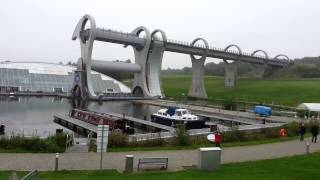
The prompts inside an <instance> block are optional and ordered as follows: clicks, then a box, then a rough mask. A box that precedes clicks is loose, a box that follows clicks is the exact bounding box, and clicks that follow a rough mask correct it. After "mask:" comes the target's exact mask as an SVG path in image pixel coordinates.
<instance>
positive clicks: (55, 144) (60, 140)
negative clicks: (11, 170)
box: [0, 134, 66, 153]
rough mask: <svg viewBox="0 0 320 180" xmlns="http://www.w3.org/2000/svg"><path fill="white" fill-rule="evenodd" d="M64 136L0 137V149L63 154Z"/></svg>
mask: <svg viewBox="0 0 320 180" xmlns="http://www.w3.org/2000/svg"><path fill="white" fill-rule="evenodd" d="M65 142H66V134H57V135H54V136H49V137H48V138H46V139H40V138H39V137H36V136H35V137H30V138H29V137H24V136H14V135H13V136H11V137H1V138H0V147H1V149H4V150H13V151H15V150H16V149H23V150H25V151H28V152H29V151H30V152H51V153H54V152H64V150H65Z"/></svg>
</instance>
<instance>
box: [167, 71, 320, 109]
mask: <svg viewBox="0 0 320 180" xmlns="http://www.w3.org/2000/svg"><path fill="white" fill-rule="evenodd" d="M161 80H162V87H163V90H164V93H165V95H166V96H167V97H172V98H181V97H183V95H182V94H184V95H185V96H186V95H187V94H188V90H189V87H190V83H191V76H187V75H186V76H163V77H162V78H161ZM205 86H206V90H207V94H208V97H209V98H212V99H230V98H234V99H236V100H246V101H252V102H264V103H269V104H271V103H272V102H273V103H274V104H278V105H279V104H281V105H287V106H297V105H298V104H300V103H303V102H319V101H320V93H318V92H319V91H320V79H275V80H249V79H240V80H238V81H237V85H236V87H235V88H225V87H224V78H223V77H213V76H206V77H205Z"/></svg>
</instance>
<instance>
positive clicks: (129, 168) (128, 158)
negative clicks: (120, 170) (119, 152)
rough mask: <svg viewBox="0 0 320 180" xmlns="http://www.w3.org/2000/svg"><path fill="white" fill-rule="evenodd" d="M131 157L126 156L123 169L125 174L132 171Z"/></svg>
mask: <svg viewBox="0 0 320 180" xmlns="http://www.w3.org/2000/svg"><path fill="white" fill-rule="evenodd" d="M133 158H134V156H133V155H126V167H125V169H124V172H125V173H131V172H132V171H133Z"/></svg>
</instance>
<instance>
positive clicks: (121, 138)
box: [108, 131, 128, 147]
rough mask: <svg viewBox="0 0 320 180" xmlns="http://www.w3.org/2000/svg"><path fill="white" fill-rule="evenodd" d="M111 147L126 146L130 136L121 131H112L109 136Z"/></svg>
mask: <svg viewBox="0 0 320 180" xmlns="http://www.w3.org/2000/svg"><path fill="white" fill-rule="evenodd" d="M108 141H109V142H108V146H109V147H125V146H127V145H128V137H127V135H126V134H123V133H122V132H121V131H111V132H110V133H109V137H108Z"/></svg>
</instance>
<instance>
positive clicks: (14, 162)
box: [0, 139, 320, 171]
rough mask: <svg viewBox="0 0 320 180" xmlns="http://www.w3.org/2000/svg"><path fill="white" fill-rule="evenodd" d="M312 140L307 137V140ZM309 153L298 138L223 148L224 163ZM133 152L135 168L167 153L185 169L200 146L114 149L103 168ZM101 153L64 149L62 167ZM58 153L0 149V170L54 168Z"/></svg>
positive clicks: (81, 164) (94, 159)
mask: <svg viewBox="0 0 320 180" xmlns="http://www.w3.org/2000/svg"><path fill="white" fill-rule="evenodd" d="M309 141H310V140H309V139H308V142H309ZM316 151H320V144H319V143H317V144H313V143H310V152H316ZM305 153H306V141H303V142H300V141H298V140H293V141H288V142H280V143H271V144H263V145H254V146H241V147H230V148H223V149H222V163H223V164H225V163H231V162H244V161H254V160H260V159H270V158H278V157H286V156H293V155H298V154H305ZM128 154H130V155H134V158H135V164H134V166H135V169H137V168H136V167H137V159H138V158H141V157H168V158H169V168H168V169H169V170H170V171H176V170H181V169H183V166H192V165H195V164H196V163H197V155H198V151H197V150H172V151H144V152H111V153H105V154H104V158H103V168H104V169H117V170H118V171H123V169H124V166H125V165H124V163H125V155H128ZM99 160H100V154H99V153H63V154H60V160H59V169H68V170H84V169H86V170H93V169H99ZM54 162H55V154H45V153H37V154H30V153H19V154H18V153H0V170H18V171H26V170H27V171H30V170H34V169H37V170H40V171H50V170H53V168H54Z"/></svg>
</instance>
